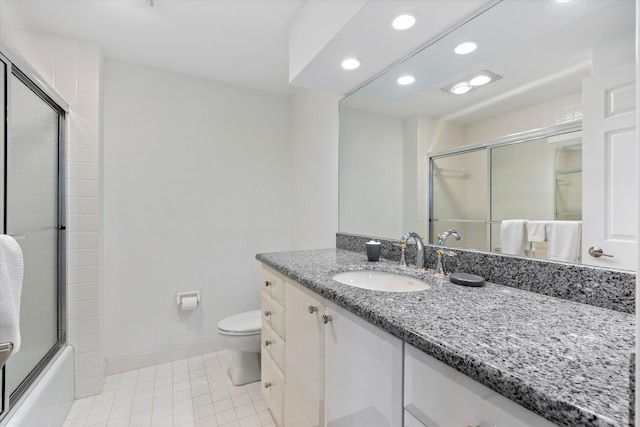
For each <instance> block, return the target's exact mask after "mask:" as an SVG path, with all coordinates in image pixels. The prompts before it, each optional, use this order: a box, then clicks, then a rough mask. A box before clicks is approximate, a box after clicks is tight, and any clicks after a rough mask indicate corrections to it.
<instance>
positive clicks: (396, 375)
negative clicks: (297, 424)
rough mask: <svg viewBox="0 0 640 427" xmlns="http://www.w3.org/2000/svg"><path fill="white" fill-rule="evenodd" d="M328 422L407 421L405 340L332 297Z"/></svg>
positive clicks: (381, 425)
mask: <svg viewBox="0 0 640 427" xmlns="http://www.w3.org/2000/svg"><path fill="white" fill-rule="evenodd" d="M326 314H327V315H328V316H330V320H329V321H328V323H327V325H326V328H325V382H324V384H325V422H326V424H325V425H326V427H396V426H401V425H402V413H403V407H402V363H403V356H402V341H400V340H399V339H398V338H395V337H393V336H391V335H390V334H388V333H386V332H384V331H382V330H380V329H378V328H376V327H375V326H372V325H371V324H369V323H367V322H365V321H364V320H362V319H360V318H359V317H356V316H354V315H353V314H351V313H349V312H347V311H346V310H344V309H342V308H340V307H338V306H337V305H335V304H333V303H331V302H329V301H327V309H326Z"/></svg>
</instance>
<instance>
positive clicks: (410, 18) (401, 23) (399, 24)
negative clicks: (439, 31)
mask: <svg viewBox="0 0 640 427" xmlns="http://www.w3.org/2000/svg"><path fill="white" fill-rule="evenodd" d="M415 23H416V17H415V16H414V15H412V14H409V13H403V14H402V15H398V16H396V17H395V19H394V20H393V22H392V23H391V26H392V27H393V28H395V29H396V30H408V29H409V28H411V27H413V26H414V25H415Z"/></svg>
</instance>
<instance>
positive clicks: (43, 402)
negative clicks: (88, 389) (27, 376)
mask: <svg viewBox="0 0 640 427" xmlns="http://www.w3.org/2000/svg"><path fill="white" fill-rule="evenodd" d="M73 368H74V355H73V347H71V346H69V345H68V346H65V347H63V348H62V349H61V350H60V351H59V352H58V354H57V355H56V356H55V357H54V359H53V360H51V362H50V363H49V365H48V366H47V367H46V368H45V370H44V371H43V372H42V373H41V374H40V377H39V378H38V379H37V380H36V382H35V383H34V384H33V385H32V386H31V387H30V388H29V390H27V392H26V393H25V395H24V396H23V397H22V399H21V400H20V402H18V404H17V405H16V406H15V407H14V408H11V410H10V411H9V414H8V415H7V416H6V417H5V418H4V419H3V420H2V422H0V427H33V426H43V427H44V426H46V427H59V426H62V424H63V423H64V420H65V418H66V417H67V413H68V412H69V410H70V409H71V405H72V404H73V399H74V394H75V387H74V372H73Z"/></svg>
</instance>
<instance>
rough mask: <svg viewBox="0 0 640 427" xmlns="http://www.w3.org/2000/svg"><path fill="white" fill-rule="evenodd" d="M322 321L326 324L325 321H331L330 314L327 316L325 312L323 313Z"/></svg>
mask: <svg viewBox="0 0 640 427" xmlns="http://www.w3.org/2000/svg"><path fill="white" fill-rule="evenodd" d="M322 321H323V322H324V324H325V325H326V324H327V323H329V322H331V316H327V315H326V314H323V315H322Z"/></svg>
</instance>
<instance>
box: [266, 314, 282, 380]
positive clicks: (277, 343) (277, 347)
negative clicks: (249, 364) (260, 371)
mask: <svg viewBox="0 0 640 427" xmlns="http://www.w3.org/2000/svg"><path fill="white" fill-rule="evenodd" d="M262 348H263V349H265V350H266V351H267V353H268V354H269V356H270V357H271V359H273V361H274V362H275V364H276V365H277V366H278V368H280V370H281V371H282V372H284V366H285V364H284V362H285V344H284V340H283V339H282V338H280V336H279V335H278V334H276V333H275V332H274V331H273V329H271V326H269V324H268V323H266V322H264V321H263V322H262Z"/></svg>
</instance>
